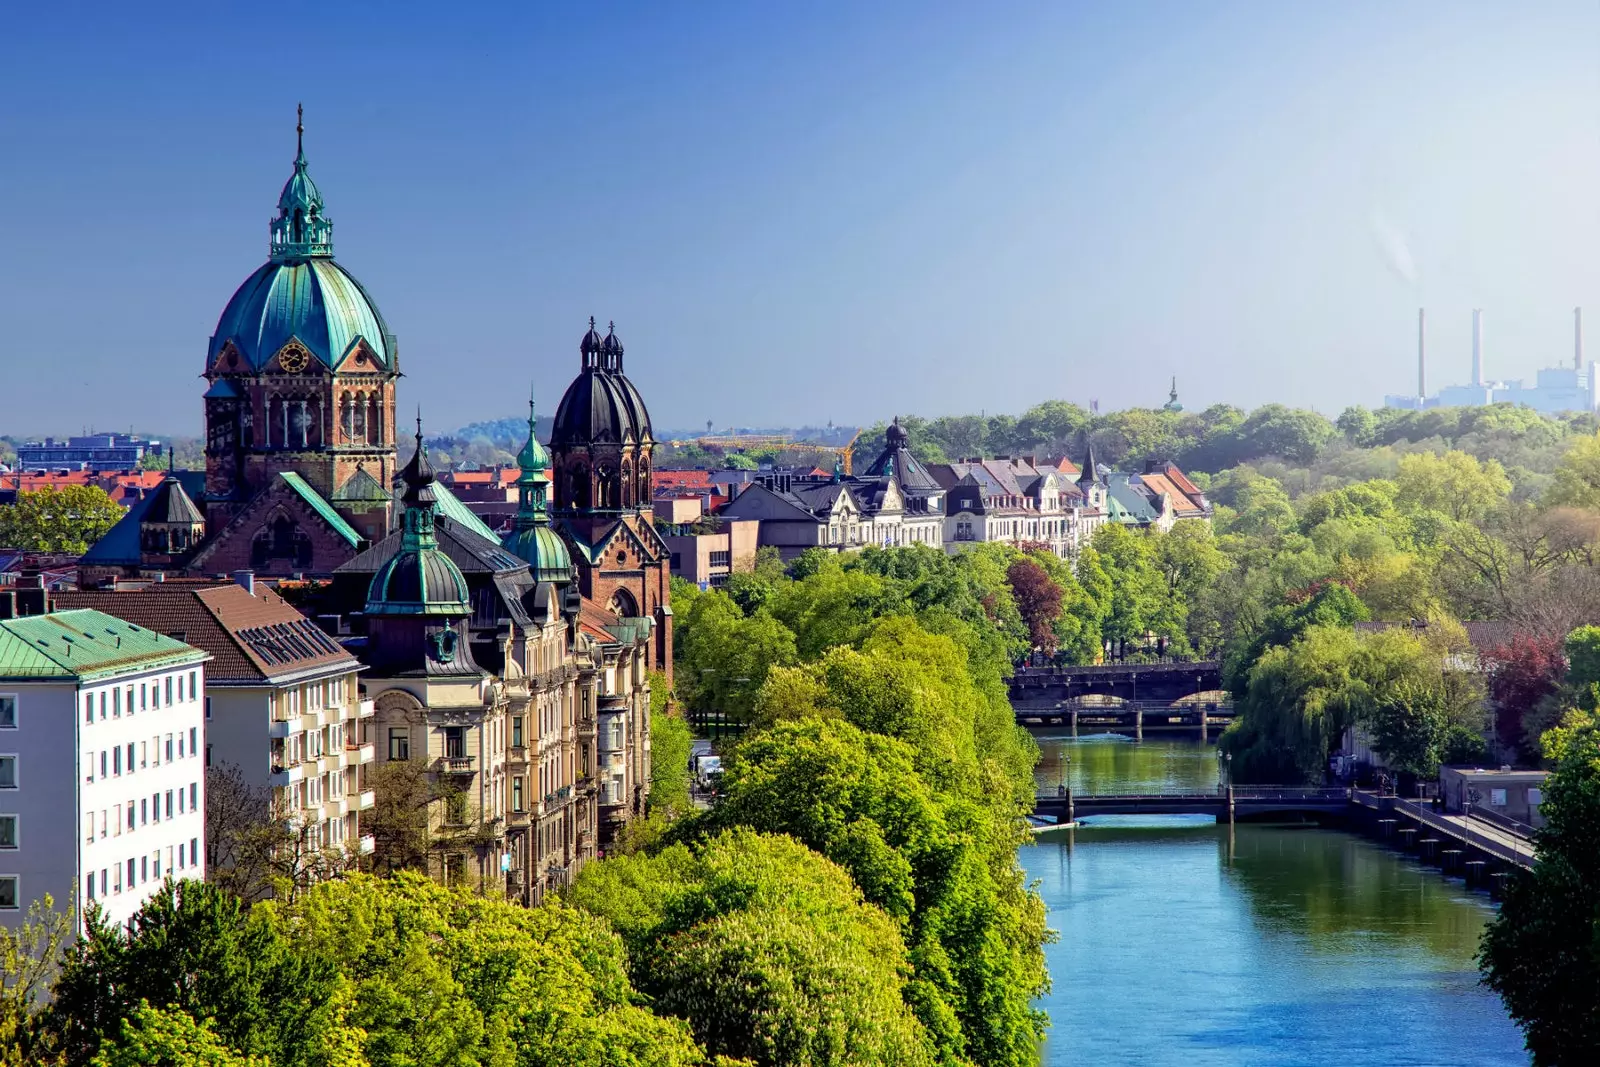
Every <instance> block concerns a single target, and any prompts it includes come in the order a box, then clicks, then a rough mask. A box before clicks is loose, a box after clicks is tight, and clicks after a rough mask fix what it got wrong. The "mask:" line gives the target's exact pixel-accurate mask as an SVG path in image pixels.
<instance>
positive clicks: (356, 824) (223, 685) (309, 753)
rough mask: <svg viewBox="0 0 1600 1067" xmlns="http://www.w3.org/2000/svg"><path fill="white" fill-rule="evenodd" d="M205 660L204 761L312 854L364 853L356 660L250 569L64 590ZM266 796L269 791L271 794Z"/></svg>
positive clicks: (368, 751) (369, 711)
mask: <svg viewBox="0 0 1600 1067" xmlns="http://www.w3.org/2000/svg"><path fill="white" fill-rule="evenodd" d="M58 603H59V604H60V605H61V606H63V607H81V608H94V609H97V610H100V611H104V612H107V613H108V614H112V615H116V616H118V617H120V618H125V619H127V620H129V621H130V622H135V623H138V624H140V625H142V626H144V627H146V628H149V629H152V630H155V631H157V632H160V633H164V634H166V635H167V636H169V637H172V638H174V639H176V640H179V641H183V642H185V643H187V644H190V645H193V646H195V647H197V648H200V649H203V650H204V651H206V652H208V653H210V655H211V657H212V658H211V663H210V666H209V669H208V671H207V676H206V690H205V731H204V732H205V749H204V753H205V762H206V765H207V766H208V767H209V766H217V767H220V766H223V765H229V764H231V765H233V766H235V767H237V768H238V769H239V771H240V773H241V775H242V776H243V778H244V781H245V783H246V784H247V785H249V786H252V787H256V788H257V789H259V790H260V791H261V792H262V793H263V795H265V796H267V797H268V798H269V808H268V810H266V811H263V812H262V813H261V814H262V817H263V818H268V817H271V818H278V819H283V820H285V821H287V823H288V824H289V825H290V826H291V827H292V828H293V829H294V830H295V831H296V832H297V833H298V834H299V838H300V840H299V847H300V848H302V849H303V850H306V851H308V852H321V851H323V850H332V851H335V852H345V853H356V854H359V853H366V852H370V851H371V850H372V838H371V837H370V836H369V835H367V834H366V833H365V832H364V831H363V829H362V827H361V813H362V812H364V811H368V810H370V809H371V808H372V806H373V804H374V796H373V792H372V790H371V788H370V784H369V783H368V782H367V780H366V774H367V770H366V769H367V767H368V766H369V765H370V764H371V763H372V762H373V759H374V749H373V743H372V742H373V739H372V737H371V736H370V730H371V723H372V718H373V714H374V712H373V705H372V702H371V701H367V700H363V699H362V698H361V692H360V686H359V684H358V672H359V671H360V670H361V669H362V667H361V663H360V661H358V660H357V659H356V658H355V657H354V656H353V655H351V654H350V653H349V652H347V651H346V650H345V649H344V647H343V646H341V645H340V644H339V643H338V642H337V641H336V640H334V639H333V638H332V637H330V636H329V635H328V634H326V633H324V632H323V631H322V630H321V629H319V628H318V627H317V626H316V625H315V624H314V623H312V622H311V621H310V620H309V619H307V618H306V617H305V616H303V615H302V614H301V613H300V612H299V611H298V610H296V609H295V608H294V606H293V605H291V604H289V603H287V602H286V601H285V600H284V599H283V598H282V597H281V596H279V595H278V594H277V593H276V592H274V591H273V590H272V589H270V588H269V587H267V586H266V585H265V584H262V583H257V582H256V581H255V577H254V575H253V574H251V573H250V572H248V571H243V572H240V573H239V574H238V575H236V576H235V579H234V580H233V581H226V580H211V581H198V580H168V581H161V582H153V583H149V584H147V585H144V586H143V587H142V588H112V589H95V590H83V591H79V592H64V593H61V594H59V597H58ZM269 789H270V792H268V790H269Z"/></svg>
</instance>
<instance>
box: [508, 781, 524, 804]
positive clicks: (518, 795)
mask: <svg viewBox="0 0 1600 1067" xmlns="http://www.w3.org/2000/svg"><path fill="white" fill-rule="evenodd" d="M511 810H512V811H522V810H524V809H523V806H522V776H521V775H520V774H519V775H517V777H515V778H513V779H511Z"/></svg>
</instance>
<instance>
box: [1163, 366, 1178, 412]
mask: <svg viewBox="0 0 1600 1067" xmlns="http://www.w3.org/2000/svg"><path fill="white" fill-rule="evenodd" d="M1161 410H1162V411H1182V410H1183V405H1182V404H1180V403H1178V376H1177V375H1176V374H1174V375H1173V376H1172V393H1171V394H1170V395H1169V396H1168V398H1167V402H1166V404H1165V405H1164V406H1163V407H1162V409H1161Z"/></svg>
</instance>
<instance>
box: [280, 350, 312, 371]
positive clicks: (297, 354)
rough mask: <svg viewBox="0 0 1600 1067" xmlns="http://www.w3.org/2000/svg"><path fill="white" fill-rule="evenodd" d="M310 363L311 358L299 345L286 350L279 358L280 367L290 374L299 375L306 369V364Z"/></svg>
mask: <svg viewBox="0 0 1600 1067" xmlns="http://www.w3.org/2000/svg"><path fill="white" fill-rule="evenodd" d="M309 362H311V357H310V356H309V355H308V354H307V353H306V350H305V349H303V348H301V347H299V346H298V345H296V346H294V347H292V348H286V349H284V350H283V352H282V354H281V355H279V356H278V366H280V367H282V368H283V369H284V370H285V371H286V372H288V373H289V374H299V373H300V372H301V371H303V370H305V369H306V364H307V363H309Z"/></svg>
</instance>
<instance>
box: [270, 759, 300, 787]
mask: <svg viewBox="0 0 1600 1067" xmlns="http://www.w3.org/2000/svg"><path fill="white" fill-rule="evenodd" d="M305 776H306V767H305V764H303V763H293V764H290V765H289V766H287V767H285V766H283V765H282V764H280V763H274V764H273V765H272V773H271V774H269V775H268V776H267V784H268V785H270V786H274V787H278V786H286V785H293V784H294V783H296V782H298V781H300V780H301V779H303V778H305Z"/></svg>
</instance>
